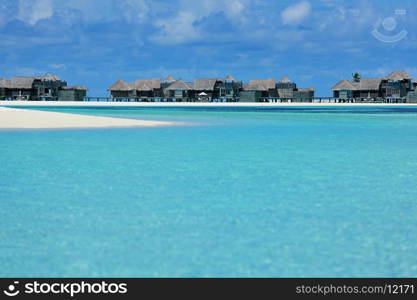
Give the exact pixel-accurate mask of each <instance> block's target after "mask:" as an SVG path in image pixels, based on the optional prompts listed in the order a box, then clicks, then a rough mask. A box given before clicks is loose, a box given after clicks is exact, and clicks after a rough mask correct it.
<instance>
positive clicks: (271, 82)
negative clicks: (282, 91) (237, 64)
mask: <svg viewBox="0 0 417 300" xmlns="http://www.w3.org/2000/svg"><path fill="white" fill-rule="evenodd" d="M275 84H276V82H275V79H265V80H264V79H256V80H251V81H249V85H250V86H262V87H264V88H265V89H266V90H269V89H275Z"/></svg>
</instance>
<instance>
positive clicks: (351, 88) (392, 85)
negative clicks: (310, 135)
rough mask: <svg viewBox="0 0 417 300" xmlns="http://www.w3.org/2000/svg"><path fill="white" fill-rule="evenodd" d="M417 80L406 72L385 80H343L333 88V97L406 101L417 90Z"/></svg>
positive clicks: (358, 78)
mask: <svg viewBox="0 0 417 300" xmlns="http://www.w3.org/2000/svg"><path fill="white" fill-rule="evenodd" d="M416 86H417V83H416V80H415V79H413V78H412V77H411V76H410V75H409V74H407V73H406V72H404V71H395V72H392V73H391V74H389V75H388V76H386V77H383V78H361V77H360V76H359V74H355V76H354V78H353V79H352V80H341V81H339V82H338V83H337V84H336V85H335V86H333V88H332V90H333V96H334V97H335V98H341V99H374V100H375V99H378V98H384V99H391V98H395V99H405V98H407V95H408V94H409V93H411V92H414V91H415V90H416Z"/></svg>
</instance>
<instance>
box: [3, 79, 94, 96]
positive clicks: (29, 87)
mask: <svg viewBox="0 0 417 300" xmlns="http://www.w3.org/2000/svg"><path fill="white" fill-rule="evenodd" d="M66 88H67V82H66V81H64V80H61V79H60V78H59V77H58V76H56V75H51V74H46V75H43V76H31V77H22V76H17V77H13V78H12V79H10V80H8V79H4V78H3V79H0V98H2V99H9V100H33V101H39V100H45V101H60V100H62V99H61V98H60V97H59V96H60V92H61V91H63V90H64V89H66ZM75 90H77V91H79V92H77V93H75V92H74V93H73V95H75V94H77V96H76V97H74V98H70V95H69V94H67V95H66V99H68V100H70V101H77V100H79V99H81V98H82V99H81V100H83V99H84V97H82V96H81V94H82V93H83V92H81V91H84V96H85V91H86V90H87V89H82V90H81V89H79V88H77V87H75V88H74V91H75ZM64 94H65V93H63V94H62V95H64Z"/></svg>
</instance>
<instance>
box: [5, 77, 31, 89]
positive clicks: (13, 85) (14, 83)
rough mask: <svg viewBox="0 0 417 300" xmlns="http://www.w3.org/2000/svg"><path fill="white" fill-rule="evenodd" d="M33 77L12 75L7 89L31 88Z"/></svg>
mask: <svg viewBox="0 0 417 300" xmlns="http://www.w3.org/2000/svg"><path fill="white" fill-rule="evenodd" d="M35 79H36V78H35V77H13V78H12V80H10V81H9V84H8V86H6V87H7V88H9V89H32V85H33V81H35Z"/></svg>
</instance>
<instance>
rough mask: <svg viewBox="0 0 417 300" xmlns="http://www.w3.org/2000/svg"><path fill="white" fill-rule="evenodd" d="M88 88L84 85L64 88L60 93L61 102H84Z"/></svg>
mask: <svg viewBox="0 0 417 300" xmlns="http://www.w3.org/2000/svg"><path fill="white" fill-rule="evenodd" d="M87 91H88V88H87V87H85V86H83V85H76V86H64V87H62V88H61V89H60V90H59V91H58V99H59V101H83V100H84V98H85V97H86V96H87Z"/></svg>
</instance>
